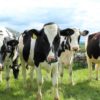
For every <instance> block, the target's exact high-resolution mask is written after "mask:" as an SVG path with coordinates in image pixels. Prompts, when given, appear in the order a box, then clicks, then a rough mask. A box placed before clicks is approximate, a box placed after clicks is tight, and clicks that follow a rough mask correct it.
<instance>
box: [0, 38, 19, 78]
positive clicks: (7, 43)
mask: <svg viewBox="0 0 100 100" xmlns="http://www.w3.org/2000/svg"><path fill="white" fill-rule="evenodd" d="M17 44H18V41H17V40H15V39H11V38H9V37H5V38H4V41H3V45H2V47H1V51H0V58H1V60H0V61H1V62H0V65H1V67H0V69H1V70H2V69H3V66H9V67H10V66H12V63H13V57H14V54H15V52H17V51H16V50H15V49H16V46H17ZM14 76H15V75H14Z"/></svg>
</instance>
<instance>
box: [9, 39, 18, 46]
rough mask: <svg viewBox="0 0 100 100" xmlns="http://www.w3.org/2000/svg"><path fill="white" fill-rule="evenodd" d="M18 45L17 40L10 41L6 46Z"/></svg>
mask: <svg viewBox="0 0 100 100" xmlns="http://www.w3.org/2000/svg"><path fill="white" fill-rule="evenodd" d="M18 43H19V42H18V40H10V41H8V42H7V45H11V46H16V45H18Z"/></svg>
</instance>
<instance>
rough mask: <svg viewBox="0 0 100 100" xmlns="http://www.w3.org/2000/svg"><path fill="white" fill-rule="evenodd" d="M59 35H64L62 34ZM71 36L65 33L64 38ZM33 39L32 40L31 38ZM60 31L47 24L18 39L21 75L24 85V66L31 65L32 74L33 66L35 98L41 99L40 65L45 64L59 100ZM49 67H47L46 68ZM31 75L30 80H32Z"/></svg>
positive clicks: (56, 27)
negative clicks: (35, 78)
mask: <svg viewBox="0 0 100 100" xmlns="http://www.w3.org/2000/svg"><path fill="white" fill-rule="evenodd" d="M34 35H35V36H34ZM61 35H64V34H63V33H62V34H61ZM69 35H71V33H69V32H68V33H67V34H66V36H69ZM32 37H33V38H32ZM60 40H61V39H60V30H59V27H58V25H56V24H55V23H47V24H45V25H44V26H43V28H42V29H41V30H40V31H37V30H35V29H32V30H29V31H25V32H24V33H22V34H21V36H20V37H19V45H18V47H19V56H20V59H21V65H22V74H23V78H24V84H25V81H26V66H27V65H31V66H32V67H31V68H32V69H31V71H32V72H33V69H34V66H35V70H36V73H37V84H38V95H37V98H38V99H39V100H40V99H41V98H42V93H41V86H42V83H43V81H42V73H41V67H40V64H42V62H46V63H47V66H45V69H49V70H50V71H51V76H52V84H53V87H54V96H55V99H56V100H58V99H59V94H58V50H59V46H60ZM48 65H49V66H48ZM32 77H33V76H32V73H31V78H32Z"/></svg>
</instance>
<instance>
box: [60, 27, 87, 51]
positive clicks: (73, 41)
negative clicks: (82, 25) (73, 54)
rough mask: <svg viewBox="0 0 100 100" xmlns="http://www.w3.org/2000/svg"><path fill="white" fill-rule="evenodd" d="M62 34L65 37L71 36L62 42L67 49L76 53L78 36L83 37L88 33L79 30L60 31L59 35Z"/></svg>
mask: <svg viewBox="0 0 100 100" xmlns="http://www.w3.org/2000/svg"><path fill="white" fill-rule="evenodd" d="M62 33H63V34H64V35H63V36H65V34H66V33H69V34H72V35H70V36H68V37H66V38H64V41H66V42H64V43H65V44H66V45H67V48H68V49H69V50H72V51H78V50H79V41H80V36H85V35H87V34H88V33H89V32H88V31H87V30H84V31H83V32H81V31H80V30H79V29H76V28H74V29H69V28H68V29H65V30H62V31H61V34H62Z"/></svg>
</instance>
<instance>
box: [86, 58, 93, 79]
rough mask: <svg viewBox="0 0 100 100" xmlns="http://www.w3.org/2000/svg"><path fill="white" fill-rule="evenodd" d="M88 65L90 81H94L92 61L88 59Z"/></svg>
mask: <svg viewBox="0 0 100 100" xmlns="http://www.w3.org/2000/svg"><path fill="white" fill-rule="evenodd" d="M87 64H88V71H89V80H91V79H92V75H91V74H92V63H91V62H90V60H89V59H88V58H87Z"/></svg>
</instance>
